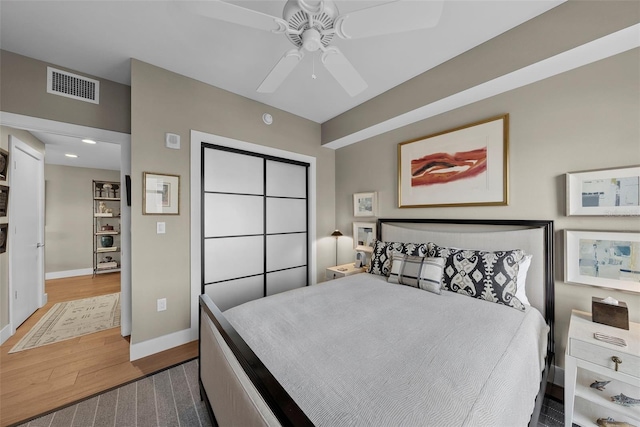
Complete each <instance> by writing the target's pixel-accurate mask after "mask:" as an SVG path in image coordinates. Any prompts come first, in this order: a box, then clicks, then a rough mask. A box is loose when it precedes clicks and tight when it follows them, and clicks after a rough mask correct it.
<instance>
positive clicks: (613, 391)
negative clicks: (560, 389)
mask: <svg viewBox="0 0 640 427" xmlns="http://www.w3.org/2000/svg"><path fill="white" fill-rule="evenodd" d="M595 332H599V333H602V334H606V335H611V336H615V337H619V338H622V339H624V340H625V341H626V342H627V346H626V347H620V346H617V345H613V344H608V343H606V342H603V341H599V340H596V339H595V338H594V337H593V334H594V333H595ZM615 358H617V359H615ZM614 360H618V361H620V362H619V363H618V370H617V371H616V369H615V368H616V363H615V362H614ZM564 364H565V381H564V414H565V421H564V423H565V425H566V426H570V425H571V424H572V423H575V424H578V425H580V426H583V427H584V426H596V420H597V419H598V418H607V417H611V418H613V419H615V420H616V421H626V422H628V423H631V424H634V425H640V407H639V406H631V407H626V406H622V405H618V404H616V403H614V402H612V401H611V397H612V396H617V395H619V394H620V393H623V394H624V395H625V396H628V397H632V398H634V399H639V398H640V324H638V323H633V322H629V330H628V331H627V330H625V329H619V328H613V327H611V326H607V325H601V324H599V323H593V322H592V321H591V314H590V313H585V312H582V311H577V310H573V312H572V313H571V323H570V324H569V336H568V339H567V351H566V355H565V363H564ZM594 381H611V382H610V383H609V384H607V385H606V386H605V389H604V390H602V391H600V390H597V389H595V388H592V387H590V385H591V384H592V383H593V382H594Z"/></svg>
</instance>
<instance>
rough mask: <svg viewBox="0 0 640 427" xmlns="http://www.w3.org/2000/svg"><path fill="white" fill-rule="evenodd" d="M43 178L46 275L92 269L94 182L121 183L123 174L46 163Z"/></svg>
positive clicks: (115, 224)
mask: <svg viewBox="0 0 640 427" xmlns="http://www.w3.org/2000/svg"><path fill="white" fill-rule="evenodd" d="M44 179H45V227H44V230H45V241H46V246H45V273H56V272H63V271H69V270H80V269H87V268H93V240H92V239H93V212H94V210H93V191H92V181H93V180H94V179H95V180H103V181H116V182H120V172H119V171H112V170H105V169H90V168H78V167H71V166H61V165H50V164H45V167H44ZM117 222H118V221H117V220H116V221H115V223H114V224H113V225H114V226H116V229H117V225H118V224H117Z"/></svg>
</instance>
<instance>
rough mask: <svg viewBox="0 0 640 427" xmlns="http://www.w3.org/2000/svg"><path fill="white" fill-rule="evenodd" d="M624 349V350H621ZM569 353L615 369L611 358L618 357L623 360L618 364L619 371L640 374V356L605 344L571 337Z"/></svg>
mask: <svg viewBox="0 0 640 427" xmlns="http://www.w3.org/2000/svg"><path fill="white" fill-rule="evenodd" d="M621 350H622V351H621ZM569 354H570V355H571V356H573V357H576V358H578V359H582V360H586V361H587V362H591V363H594V364H596V365H600V366H604V367H605V368H610V369H611V370H612V371H613V370H615V366H616V364H615V363H614V362H613V360H612V359H611V358H612V357H614V356H615V357H617V358H618V359H620V360H621V361H622V363H620V364H618V372H622V373H624V374H627V375H631V376H633V377H636V378H637V377H639V376H640V356H638V355H635V354H629V353H626V352H624V350H623V349H622V348H621V349H620V350H617V349H612V348H605V347H604V346H603V344H592V343H589V342H585V341H581V340H578V339H571V342H570V345H569Z"/></svg>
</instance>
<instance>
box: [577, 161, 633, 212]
mask: <svg viewBox="0 0 640 427" xmlns="http://www.w3.org/2000/svg"><path fill="white" fill-rule="evenodd" d="M566 177H567V215H569V216H570V215H601V216H617V215H619V216H626V215H640V166H630V167H625V168H618V169H603V170H595V171H588V172H573V173H568V174H567V175H566Z"/></svg>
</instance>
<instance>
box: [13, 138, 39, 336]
mask: <svg viewBox="0 0 640 427" xmlns="http://www.w3.org/2000/svg"><path fill="white" fill-rule="evenodd" d="M9 146H10V150H11V151H10V153H11V157H10V159H11V170H10V172H9V179H10V184H11V186H10V189H9V229H10V236H9V239H10V240H9V245H10V246H9V257H10V258H9V262H10V267H9V275H10V276H9V289H10V294H11V304H10V312H11V324H12V328H13V329H14V330H15V329H16V328H17V327H18V326H20V325H21V324H22V323H23V322H24V321H25V320H26V319H27V318H28V317H29V316H31V315H32V314H33V313H34V312H35V311H36V310H37V309H38V308H39V307H41V306H42V305H44V301H43V296H44V271H43V268H44V262H43V261H44V209H43V206H44V203H43V202H44V197H43V195H44V156H43V155H42V153H40V152H38V151H36V150H34V149H33V148H31V147H29V146H28V145H27V144H25V143H24V142H22V141H20V140H19V139H17V138H16V137H14V136H13V135H11V136H10V140H9Z"/></svg>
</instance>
